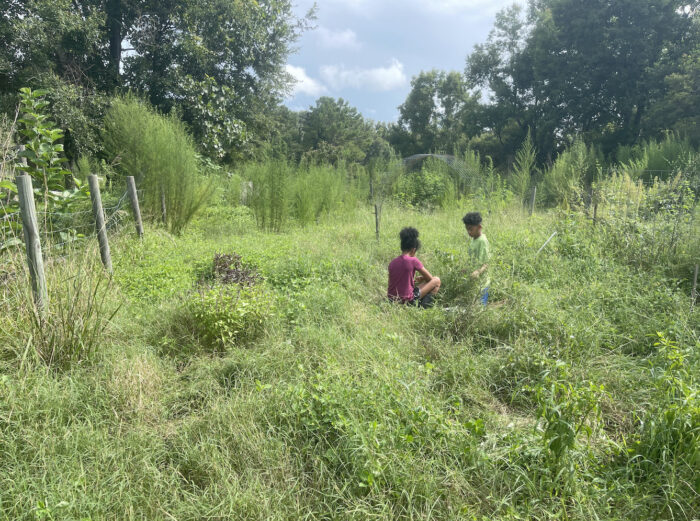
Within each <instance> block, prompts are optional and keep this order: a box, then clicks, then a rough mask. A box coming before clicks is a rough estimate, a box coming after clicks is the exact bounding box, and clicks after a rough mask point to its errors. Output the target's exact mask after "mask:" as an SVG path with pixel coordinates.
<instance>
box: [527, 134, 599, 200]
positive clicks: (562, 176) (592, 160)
mask: <svg viewBox="0 0 700 521" xmlns="http://www.w3.org/2000/svg"><path fill="white" fill-rule="evenodd" d="M598 163H599V155H598V154H597V153H596V151H595V150H593V149H591V148H590V147H588V146H586V144H585V143H584V142H583V141H576V142H574V143H573V144H572V145H571V146H570V147H569V148H568V149H566V150H565V151H564V152H562V153H561V154H559V156H558V157H557V159H556V161H555V162H554V164H553V165H552V166H551V167H549V168H547V169H546V170H545V172H544V176H543V178H542V182H541V183H540V185H539V187H538V190H537V194H538V200H540V201H541V202H542V203H543V204H544V205H546V206H549V207H552V206H559V205H563V206H569V207H576V206H581V204H582V203H583V202H584V195H583V194H584V187H585V186H586V185H587V184H588V185H590V183H591V182H592V181H593V180H594V179H595V176H596V173H597V171H598V166H599V164H598Z"/></svg>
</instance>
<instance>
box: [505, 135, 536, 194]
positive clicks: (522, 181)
mask: <svg viewBox="0 0 700 521" xmlns="http://www.w3.org/2000/svg"><path fill="white" fill-rule="evenodd" d="M536 160H537V150H535V147H534V145H533V143H532V136H531V135H530V131H529V130H528V131H527V137H526V138H525V141H523V144H522V146H521V147H520V149H519V150H518V151H517V152H516V154H515V163H514V164H513V172H512V174H511V176H510V188H511V190H513V193H514V194H515V195H516V196H518V198H519V199H520V200H521V201H523V200H524V199H525V197H527V194H528V193H529V189H530V184H531V180H532V176H533V174H534V173H535V172H536V168H535V162H536Z"/></svg>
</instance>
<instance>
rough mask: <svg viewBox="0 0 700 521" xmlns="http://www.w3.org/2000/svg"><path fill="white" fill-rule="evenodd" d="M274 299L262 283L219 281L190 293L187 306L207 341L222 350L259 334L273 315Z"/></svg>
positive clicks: (201, 334) (192, 322)
mask: <svg viewBox="0 0 700 521" xmlns="http://www.w3.org/2000/svg"><path fill="white" fill-rule="evenodd" d="M272 303H273V300H272V298H271V297H270V295H269V294H268V293H267V292H266V291H265V290H264V289H263V288H262V287H261V286H255V287H241V286H238V285H235V284H233V285H216V286H214V287H212V288H209V289H205V290H202V291H199V292H197V293H194V294H192V295H191V296H190V297H188V299H187V301H186V303H185V309H186V312H187V314H188V316H189V318H190V320H191V325H192V327H193V329H194V331H195V332H196V333H197V334H198V335H199V337H200V339H201V340H203V341H204V344H205V345H206V346H208V347H210V348H213V349H215V350H221V349H225V348H226V347H227V346H230V345H232V344H235V345H238V344H241V345H245V344H246V343H249V342H251V341H252V340H254V339H255V338H256V337H258V336H259V335H260V333H262V331H263V330H264V326H265V322H266V321H267V319H268V318H269V317H271V316H272V313H273V309H272Z"/></svg>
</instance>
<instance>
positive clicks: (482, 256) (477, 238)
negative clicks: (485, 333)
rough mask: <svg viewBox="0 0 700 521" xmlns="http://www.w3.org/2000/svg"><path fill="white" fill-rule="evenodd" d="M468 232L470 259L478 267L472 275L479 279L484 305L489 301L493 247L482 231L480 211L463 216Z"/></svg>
mask: <svg viewBox="0 0 700 521" xmlns="http://www.w3.org/2000/svg"><path fill="white" fill-rule="evenodd" d="M462 222H463V223H464V226H465V227H466V228H467V233H468V234H469V237H471V239H472V240H471V241H469V250H468V251H469V261H470V265H471V266H472V267H476V269H475V270H474V271H472V273H471V274H470V277H471V278H472V279H474V280H478V281H479V287H480V288H481V294H480V297H479V300H480V301H481V304H482V305H483V306H486V304H487V303H488V301H489V287H490V286H491V278H490V277H489V274H488V267H489V260H490V259H491V249H490V248H489V241H488V239H487V238H486V235H484V234H483V233H481V222H482V219H481V214H480V213H479V212H469V213H468V214H467V215H465V216H464V217H463V218H462Z"/></svg>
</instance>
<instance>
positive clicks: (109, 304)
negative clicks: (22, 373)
mask: <svg viewBox="0 0 700 521" xmlns="http://www.w3.org/2000/svg"><path fill="white" fill-rule="evenodd" d="M22 257H23V255H21V254H16V255H11V256H9V257H6V258H5V261H6V266H7V268H6V269H10V268H12V269H11V270H10V271H9V273H12V277H13V279H14V284H12V285H11V291H10V292H9V294H8V295H7V297H8V298H7V302H6V304H7V305H11V307H12V308H13V313H12V316H13V318H12V319H10V320H7V321H6V322H5V324H4V327H3V330H4V331H3V333H4V334H7V335H9V336H10V337H11V338H12V341H11V342H10V343H9V345H6V346H5V349H6V352H5V353H4V355H5V357H10V358H15V359H16V360H21V361H22V363H24V362H26V361H27V360H29V361H41V362H43V363H44V364H46V365H47V366H49V367H51V368H56V369H65V368H68V367H69V366H71V365H73V364H77V363H81V362H88V361H91V360H93V359H94V358H95V356H96V355H97V354H98V350H99V348H100V345H101V344H102V342H103V340H104V333H105V331H106V329H107V328H108V327H109V325H110V324H111V322H112V320H113V318H114V316H115V314H116V313H117V311H118V310H119V307H120V305H119V304H118V302H116V301H115V299H114V295H113V292H114V291H115V287H114V285H113V284H112V281H111V278H110V277H109V276H108V275H107V274H106V273H105V272H104V269H103V267H102V265H101V264H100V262H99V255H98V253H97V250H96V248H95V247H94V246H91V247H88V248H87V249H80V250H74V251H71V252H68V253H67V254H66V256H64V257H57V258H53V259H52V260H51V261H50V262H48V263H47V269H46V279H47V289H48V303H47V305H46V308H45V310H43V311H40V310H39V309H37V308H36V307H35V305H34V302H33V297H32V294H31V291H30V289H29V288H30V284H29V280H28V276H29V275H28V272H27V270H26V269H25V266H24V264H25V263H24V262H23V258H22Z"/></svg>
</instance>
